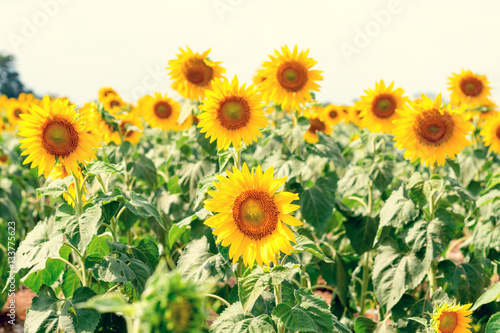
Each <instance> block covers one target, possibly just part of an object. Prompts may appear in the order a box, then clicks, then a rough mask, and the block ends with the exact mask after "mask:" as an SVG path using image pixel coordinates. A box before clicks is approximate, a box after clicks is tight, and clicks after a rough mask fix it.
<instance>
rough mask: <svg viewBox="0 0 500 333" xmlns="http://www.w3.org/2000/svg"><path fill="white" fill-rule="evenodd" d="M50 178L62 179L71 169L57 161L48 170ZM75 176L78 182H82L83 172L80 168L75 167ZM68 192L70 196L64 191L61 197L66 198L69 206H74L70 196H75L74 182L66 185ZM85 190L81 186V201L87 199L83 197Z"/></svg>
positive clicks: (68, 174)
mask: <svg viewBox="0 0 500 333" xmlns="http://www.w3.org/2000/svg"><path fill="white" fill-rule="evenodd" d="M49 176H50V178H52V179H53V180H56V179H64V178H66V177H69V176H71V171H70V170H69V169H68V168H67V167H66V166H64V165H61V164H59V163H57V164H56V165H55V166H54V168H53V169H52V171H51V172H50V175H49ZM75 176H76V177H78V179H79V181H80V184H83V174H82V170H81V169H80V168H78V169H77V172H75ZM68 192H69V194H70V195H71V196H69V195H68V194H67V193H64V194H63V198H64V199H65V200H66V202H67V203H69V204H70V205H71V206H75V202H74V201H73V199H72V197H73V198H76V187H75V183H74V182H73V183H71V184H70V185H69V186H68ZM85 192H86V188H85V187H83V191H82V193H81V195H82V198H81V199H82V202H86V201H87V199H86V198H85Z"/></svg>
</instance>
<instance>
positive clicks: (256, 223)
mask: <svg viewBox="0 0 500 333" xmlns="http://www.w3.org/2000/svg"><path fill="white" fill-rule="evenodd" d="M278 214H279V212H278V208H277V207H276V204H275V203H274V200H273V198H272V197H271V196H270V195H269V194H268V193H267V192H264V191H260V190H248V191H245V192H243V193H241V194H240V195H239V196H238V197H237V198H236V200H235V201H234V204H233V219H234V221H235V222H236V225H237V226H238V229H239V230H240V231H241V232H242V233H244V234H245V235H246V236H248V237H250V238H252V239H261V238H263V237H265V236H267V235H269V234H271V233H272V232H273V231H274V230H275V229H276V226H277V224H278Z"/></svg>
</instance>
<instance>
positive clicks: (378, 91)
mask: <svg viewBox="0 0 500 333" xmlns="http://www.w3.org/2000/svg"><path fill="white" fill-rule="evenodd" d="M365 93H366V96H362V97H361V101H359V102H358V103H357V105H358V106H359V107H361V114H360V117H361V118H362V120H361V125H362V126H363V127H366V128H368V129H369V130H370V131H371V132H382V133H387V134H391V133H392V128H393V126H392V122H393V121H394V120H396V119H398V118H399V114H398V113H397V112H396V109H402V108H403V107H404V105H405V104H406V103H408V102H409V99H408V98H407V97H404V96H403V93H404V90H403V89H401V88H398V89H394V82H392V83H391V84H390V85H389V86H388V87H387V86H386V85H385V83H384V81H380V82H379V83H376V84H375V90H372V89H369V90H365Z"/></svg>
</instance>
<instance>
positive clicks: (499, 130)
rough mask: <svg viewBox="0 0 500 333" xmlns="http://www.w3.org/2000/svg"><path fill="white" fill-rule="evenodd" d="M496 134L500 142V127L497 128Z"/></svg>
mask: <svg viewBox="0 0 500 333" xmlns="http://www.w3.org/2000/svg"><path fill="white" fill-rule="evenodd" d="M495 134H496V135H497V138H498V140H500V125H498V126H497V131H496V133H495Z"/></svg>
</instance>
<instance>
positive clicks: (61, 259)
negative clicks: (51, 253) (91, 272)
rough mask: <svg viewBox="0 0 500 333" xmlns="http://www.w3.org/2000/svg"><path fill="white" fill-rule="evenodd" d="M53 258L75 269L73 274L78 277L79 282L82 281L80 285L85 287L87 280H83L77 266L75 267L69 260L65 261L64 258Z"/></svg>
mask: <svg viewBox="0 0 500 333" xmlns="http://www.w3.org/2000/svg"><path fill="white" fill-rule="evenodd" d="M54 259H57V260H60V261H62V262H63V263H65V264H66V265H68V266H69V267H70V268H71V269H72V270H73V271H75V274H76V276H78V278H79V279H80V282H81V283H82V286H84V287H85V286H86V285H87V281H85V278H84V277H83V276H82V274H80V270H79V269H78V268H76V266H75V265H73V264H72V263H70V262H69V261H67V260H66V259H64V258H54ZM84 269H85V268H84Z"/></svg>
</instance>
